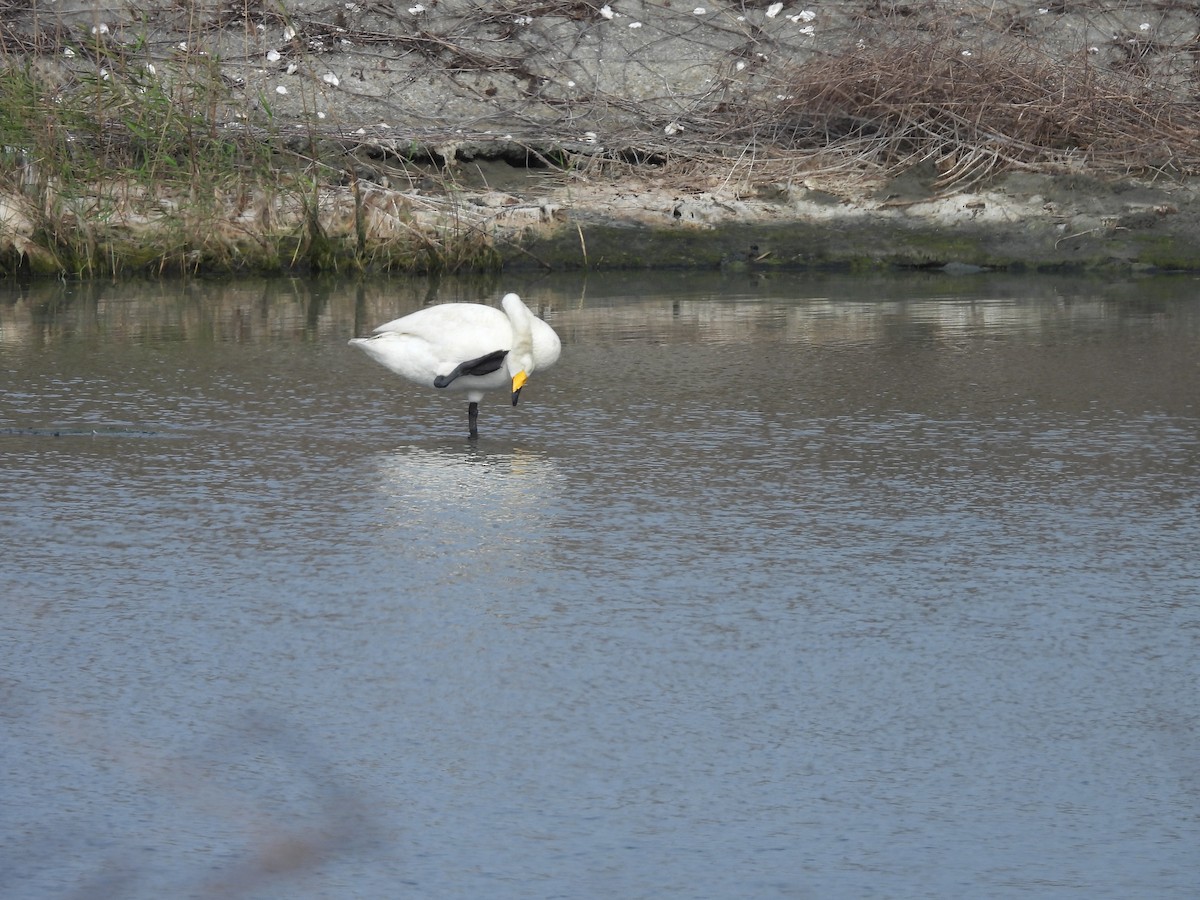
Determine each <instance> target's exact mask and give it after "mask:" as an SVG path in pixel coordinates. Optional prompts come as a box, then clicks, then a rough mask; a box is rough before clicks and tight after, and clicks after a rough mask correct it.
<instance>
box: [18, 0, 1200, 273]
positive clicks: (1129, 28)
mask: <svg viewBox="0 0 1200 900" xmlns="http://www.w3.org/2000/svg"><path fill="white" fill-rule="evenodd" d="M1040 3H1045V4H1046V5H1039V4H1040ZM0 37H2V38H3V46H4V50H5V60H6V65H8V66H9V67H10V68H11V67H13V66H25V67H27V70H28V71H32V72H34V73H36V75H37V77H38V78H39V79H40V80H41V81H42V82H43V83H46V84H49V85H52V86H54V88H55V89H56V90H58V91H60V92H62V93H63V94H64V95H65V94H67V93H69V92H72V91H75V92H79V91H86V90H96V88H95V86H96V85H102V86H106V85H110V84H111V82H112V80H113V79H116V78H119V77H123V74H122V73H128V72H129V71H131V67H133V66H134V65H136V66H140V67H141V68H140V69H139V72H141V73H142V76H141V77H146V76H145V73H153V77H154V78H158V79H163V80H169V79H176V80H179V79H181V78H184V77H185V76H190V75H191V74H194V72H195V71H196V63H197V60H198V59H200V60H203V61H205V63H206V64H207V65H208V66H209V70H210V71H213V72H215V73H216V75H215V77H217V78H218V79H219V83H220V87H221V90H220V91H219V94H217V95H214V96H213V97H212V98H211V99H210V100H209V106H210V116H211V121H210V125H211V127H212V129H213V130H214V132H216V131H218V130H219V131H220V132H221V133H225V134H231V135H234V134H237V135H250V136H253V138H254V139H256V140H259V139H260V140H263V141H269V142H275V143H276V144H278V145H279V146H280V147H289V148H291V149H292V150H294V151H296V152H299V153H309V154H310V155H312V156H313V157H314V158H315V159H319V161H320V163H321V164H322V165H323V167H324V168H323V171H324V172H325V173H326V174H325V176H324V181H323V183H322V184H321V185H320V186H319V189H318V191H316V192H315V196H316V197H317V198H318V199H317V202H316V208H315V213H316V215H317V217H318V219H319V222H320V227H321V229H322V230H323V232H324V233H325V234H326V235H328V236H330V237H332V238H335V239H336V238H338V237H343V238H349V237H356V239H357V240H359V241H360V242H362V241H363V240H367V241H370V240H386V239H394V238H395V237H396V236H397V235H412V234H420V235H422V236H423V237H422V239H423V240H433V239H435V238H436V236H437V235H442V234H445V233H447V232H448V231H455V232H456V233H458V234H460V235H462V234H465V235H467V236H468V237H470V238H471V239H474V240H478V241H481V242H486V243H487V244H488V245H489V247H490V248H492V250H493V251H494V252H493V253H492V255H491V256H490V257H489V259H490V261H491V263H492V264H501V265H504V266H506V267H522V266H537V267H545V268H551V269H559V268H571V267H665V266H706V267H707V266H718V265H720V266H727V267H728V266H735V267H743V266H744V267H774V266H790V267H851V268H863V267H872V266H883V265H898V266H920V267H938V266H954V267H960V268H962V267H976V266H978V267H984V268H996V267H1000V268H1029V269H1062V268H1072V267H1080V268H1097V267H1099V268H1104V267H1115V268H1121V269H1126V270H1128V269H1134V270H1162V269H1197V268H1200V221H1198V219H1197V217H1198V215H1200V205H1198V204H1197V197H1198V194H1200V179H1198V174H1200V157H1198V156H1197V154H1198V153H1200V150H1198V149H1197V145H1196V144H1195V143H1191V144H1189V136H1190V135H1191V134H1192V132H1191V131H1190V129H1191V128H1192V127H1193V125H1195V124H1196V121H1195V117H1196V107H1197V105H1198V98H1200V10H1198V9H1197V8H1196V6H1195V4H1193V3H1190V2H1182V0H1179V2H1172V0H1154V2H1124V0H1122V2H1103V0H1101V2H1071V0H1057V2H1050V0H1037V2H1016V0H1014V2H1003V0H992V2H979V3H972V2H931V0H914V2H880V0H842V2H786V3H779V2H771V3H768V2H749V0H743V2H720V3H709V2H707V0H689V2H687V3H683V2H677V0H658V2H650V0H613V2H609V3H602V2H598V0H593V2H566V0H500V2H491V0H423V2H416V0H396V2H368V0H353V2H335V3H328V2H320V0H286V2H283V3H275V4H268V3H259V2H241V3H236V4H232V3H223V2H211V3H204V2H194V3H187V4H165V3H151V4H148V5H145V6H142V7H140V8H136V9H135V8H133V7H123V8H120V9H110V8H101V7H99V6H97V5H95V4H92V3H79V2H76V0H60V2H58V3H55V4H41V3H38V2H32V3H17V4H10V7H9V9H8V10H7V11H6V13H5V17H4V21H3V23H2V24H0ZM114 59H119V60H120V63H121V69H120V73H118V71H117V68H116V67H115V66H114V64H113V63H112V62H111V61H110V60H114ZM997 73H998V74H997ZM863 79H866V81H865V82H864V80H863ZM989 79H990V80H991V82H992V84H991V86H990V87H991V90H990V91H983V92H981V86H982V87H983V88H987V87H988V86H989V85H988V82H989ZM1000 81H1003V83H1002V84H1001V83H1000ZM933 91H936V93H937V96H938V97H939V98H940V99H938V100H937V101H936V102H935V101H933V100H931V99H930V98H931V97H932V96H933V94H932V93H931V92H933ZM956 91H958V93H956ZM906 92H907V93H906ZM887 98H902V99H901V100H897V101H896V102H895V103H893V105H892V106H886V107H883V106H880V103H881V102H882V101H886V100H887ZM1139 111H1140V112H1141V113H1144V115H1145V118H1138V113H1139ZM1147 122H1148V123H1149V124H1147ZM6 143H7V144H8V146H6V148H5V150H6V152H7V153H8V159H9V162H10V164H11V166H12V167H13V168H14V171H16V170H20V169H21V168H22V167H24V168H25V169H29V168H30V167H31V166H33V165H34V163H33V162H32V161H31V160H29V159H28V158H27V157H28V154H25V155H22V154H23V153H24V151H23V150H22V148H21V147H19V146H15V144H14V139H13V138H11V137H10V138H8V139H7V140H6ZM21 177H22V176H21V175H20V172H19V171H18V172H17V174H16V176H15V177H14V180H13V182H14V183H15V184H17V185H18V187H17V188H14V187H13V185H12V184H10V186H9V191H8V193H7V194H6V197H5V199H3V200H0V241H3V242H4V243H6V244H7V246H8V247H9V248H15V249H16V250H17V252H18V253H21V254H28V253H32V252H35V250H36V248H35V246H34V245H35V243H36V239H37V230H38V210H37V209H36V208H34V207H35V206H36V204H31V201H30V198H29V196H28V193H29V192H28V191H26V192H25V195H24V196H22V194H21V190H20V189H19V183H20V181H21ZM24 177H25V180H26V181H29V180H30V179H29V176H28V173H27V172H26V175H25V176H24ZM273 202H274V203H275V205H274V207H273V208H272V209H271V210H270V211H269V212H270V214H269V215H268V214H267V211H265V210H264V209H263V208H262V206H261V204H259V205H257V206H256V204H255V203H254V202H253V201H247V200H245V199H243V200H242V201H240V202H239V203H234V202H232V201H231V203H230V204H229V207H228V210H227V218H228V221H227V222H225V223H223V225H222V227H227V228H229V229H230V230H234V231H237V232H239V233H245V232H247V231H253V230H254V229H255V228H260V227H261V228H262V229H267V230H269V229H276V230H278V229H282V230H284V231H286V230H288V229H296V228H300V227H303V226H304V223H305V222H306V221H311V218H312V215H313V213H314V209H313V208H312V207H311V206H310V205H308V204H306V203H302V202H301V203H291V204H289V203H287V202H283V201H278V200H276V201H273ZM167 205H168V206H169V205H170V204H167ZM150 206H151V207H153V208H147V205H146V204H143V205H142V207H140V208H139V207H138V205H137V204H130V205H129V206H127V207H123V208H122V209H121V210H120V211H119V212H118V217H119V218H122V221H121V223H120V224H121V226H122V228H124V229H125V230H126V231H132V232H133V233H135V234H136V233H137V231H138V229H139V228H141V229H154V228H159V227H161V216H162V215H165V214H166V213H164V212H163V208H165V207H164V205H163V204H161V203H159V204H158V205H157V206H154V205H153V204H150ZM110 213H111V211H110ZM83 215H84V214H82V213H80V214H78V215H77V216H76V218H75V219H74V220H72V221H75V222H76V224H78V225H81V226H82V223H81V221H80V219H81V217H82V216H83Z"/></svg>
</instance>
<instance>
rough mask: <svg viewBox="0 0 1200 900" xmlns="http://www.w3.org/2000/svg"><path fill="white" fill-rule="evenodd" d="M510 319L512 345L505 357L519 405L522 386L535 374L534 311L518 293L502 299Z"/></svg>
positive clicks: (506, 295)
mask: <svg viewBox="0 0 1200 900" xmlns="http://www.w3.org/2000/svg"><path fill="white" fill-rule="evenodd" d="M500 305H501V306H502V307H503V308H504V312H505V314H506V315H507V316H508V321H509V322H510V323H511V324H512V332H513V340H512V347H511V348H510V349H509V351H508V356H507V357H506V358H505V365H506V366H507V367H508V373H509V375H511V376H512V402H513V406H516V405H517V400H518V399H519V398H520V396H521V388H523V387H525V382H527V381H528V380H529V376H530V375H532V374H533V370H534V368H535V366H534V360H533V313H531V312H530V311H529V307H528V306H526V305H525V304H524V303H523V302H521V298H520V297H518V296H517V295H516V294H505V295H504V299H503V300H501V301H500Z"/></svg>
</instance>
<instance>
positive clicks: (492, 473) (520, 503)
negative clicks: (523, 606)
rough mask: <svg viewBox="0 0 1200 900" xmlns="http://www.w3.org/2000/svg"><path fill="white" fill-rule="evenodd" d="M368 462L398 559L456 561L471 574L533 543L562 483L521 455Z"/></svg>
mask: <svg viewBox="0 0 1200 900" xmlns="http://www.w3.org/2000/svg"><path fill="white" fill-rule="evenodd" d="M374 459H375V468H376V475H377V479H378V486H379V490H380V492H381V493H382V495H383V497H384V501H385V509H386V510H387V512H388V517H387V519H388V521H387V522H386V523H385V524H386V525H388V526H394V527H395V528H396V530H397V536H398V538H399V539H400V540H401V541H402V542H403V545H404V546H403V548H402V549H401V550H400V552H402V553H404V554H405V555H410V556H415V557H419V558H424V559H429V558H434V557H439V558H440V557H443V556H445V555H446V554H460V555H462V556H463V559H464V563H465V564H469V565H472V566H477V565H478V563H479V562H480V561H481V560H485V559H491V558H493V557H499V556H504V557H507V556H511V555H512V554H513V553H514V552H515V551H517V552H526V551H528V549H529V547H528V544H529V543H530V542H531V541H534V542H536V541H538V540H540V535H541V534H542V533H543V532H542V531H541V528H540V525H541V524H544V523H546V522H547V521H548V518H549V517H548V515H547V509H548V508H550V507H552V506H553V504H554V501H555V498H556V497H557V496H558V495H559V493H560V485H561V482H562V477H563V476H562V475H561V473H559V472H558V469H557V466H556V465H555V463H554V462H553V461H552V460H550V459H549V458H547V457H546V456H545V455H544V454H543V453H541V452H539V451H535V450H527V449H522V448H509V449H505V450H497V449H494V448H490V449H488V450H486V451H485V450H483V449H481V448H480V447H479V446H478V445H468V446H467V447H465V448H462V449H458V448H449V447H447V448H439V449H426V448H419V447H404V448H398V449H395V450H390V451H386V452H381V453H378V454H377V455H376V456H375V458H374ZM479 574H481V575H486V574H487V573H486V572H484V571H482V570H479Z"/></svg>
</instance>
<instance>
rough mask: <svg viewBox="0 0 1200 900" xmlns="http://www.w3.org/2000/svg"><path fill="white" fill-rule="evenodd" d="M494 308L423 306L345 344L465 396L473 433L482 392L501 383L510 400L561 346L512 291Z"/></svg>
mask: <svg viewBox="0 0 1200 900" xmlns="http://www.w3.org/2000/svg"><path fill="white" fill-rule="evenodd" d="M500 306H501V308H502V310H503V311H501V309H496V308H495V307H493V306H485V305H484V304H482V303H444V304H442V305H440V306H428V307H426V308H424V309H420V310H417V311H416V312H415V313H411V314H409V315H407V316H403V317H402V318H399V319H395V320H393V321H391V322H386V323H384V324H383V325H380V326H379V327H378V328H376V329H375V332H374V334H373V335H372V336H371V337H365V338H353V339H352V340H351V341H350V343H351V345H352V346H355V347H358V349H360V350H362V351H363V352H364V353H366V354H367V356H369V357H371V359H373V360H375V361H376V362H377V363H379V364H380V365H383V366H386V367H387V368H389V369H391V370H392V371H393V372H395V373H396V374H397V375H399V376H401V377H402V378H407V379H408V380H409V381H412V382H414V383H416V384H420V385H425V386H426V387H435V388H439V389H442V390H447V391H456V392H458V393H460V394H466V395H467V425H468V428H469V429H470V435H471V437H473V438H476V437H478V436H479V428H478V421H479V401H480V400H482V399H483V394H484V392H485V391H494V390H500V389H501V388H506V389H508V390H510V391H511V392H512V402H513V406H516V405H517V398H518V396H519V395H520V393H521V388H523V387H524V386H525V382H526V381H527V380H528V379H529V376H530V375H532V374H533V373H534V371H536V370H537V369H545V368H547V367H549V366H552V365H553V364H554V362H555V361H556V360H557V359H558V356H559V353H561V352H562V342H561V341H560V340H559V338H558V335H557V334H555V332H554V329H553V328H551V327H550V326H549V325H547V324H546V323H545V322H543V321H542V320H541V319H539V318H538V317H537V316H535V315H534V314H533V313H532V312H531V311H530V309H529V307H528V306H526V305H525V304H524V303H523V302H522V301H521V298H520V297H518V296H517V295H516V294H505V295H504V299H502V300H501V301H500Z"/></svg>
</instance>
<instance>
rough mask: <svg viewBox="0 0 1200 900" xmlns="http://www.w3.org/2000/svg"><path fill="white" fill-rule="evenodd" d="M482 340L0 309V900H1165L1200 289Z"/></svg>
mask: <svg viewBox="0 0 1200 900" xmlns="http://www.w3.org/2000/svg"><path fill="white" fill-rule="evenodd" d="M508 289H516V290H518V291H520V292H521V293H522V294H523V295H524V296H525V297H526V299H527V301H529V302H530V303H531V305H534V306H535V307H536V308H537V309H539V310H540V311H541V312H542V314H543V315H545V317H546V318H547V319H548V320H549V321H550V322H551V323H552V324H553V325H554V326H555V327H556V328H557V329H558V330H559V332H560V334H561V335H562V336H563V340H564V353H563V358H562V360H561V361H560V363H559V365H558V366H556V367H555V368H554V369H551V370H549V371H546V372H538V373H535V375H534V376H533V378H532V379H531V381H530V384H529V386H528V387H527V388H526V390H525V391H524V392H523V393H522V399H521V405H520V406H518V407H517V408H515V409H512V408H509V407H508V406H507V405H506V404H504V403H503V402H502V401H501V400H499V399H497V400H494V401H491V402H489V401H485V402H484V404H483V405H482V409H481V416H480V429H481V437H480V439H479V441H478V442H477V443H471V442H469V441H468V440H467V439H466V411H465V409H464V408H463V406H464V404H461V403H460V401H459V400H458V399H451V398H445V397H443V396H440V395H438V394H436V392H434V391H432V390H430V391H422V390H420V389H418V388H415V387H410V386H408V385H406V384H404V383H402V382H400V381H398V380H397V379H396V378H395V377H394V376H392V375H390V373H388V372H387V371H385V370H384V369H382V368H380V367H378V366H376V365H374V364H372V363H371V362H370V361H368V360H367V359H366V358H365V357H364V356H362V355H361V354H359V353H357V352H356V351H355V350H353V349H352V348H349V347H347V346H346V339H347V338H349V337H350V336H352V335H353V334H356V333H359V334H361V333H365V332H366V331H368V330H369V328H370V326H372V325H374V324H377V323H378V322H382V321H384V320H386V319H388V318H392V317H394V316H395V315H398V314H401V313H403V312H406V311H409V310H411V309H415V308H417V307H418V306H419V305H421V304H422V303H423V302H428V301H430V300H433V299H437V300H443V299H463V298H471V297H474V296H483V295H486V296H489V297H491V299H492V300H495V299H496V298H498V297H499V296H500V294H501V293H503V291H504V290H508ZM475 291H476V292H473V291H472V289H471V287H470V286H468V285H457V284H455V285H434V286H431V285H425V284H419V283H410V282H392V283H382V282H380V283H368V284H360V285H355V284H349V283H346V284H337V283H334V284H324V283H304V282H291V281H280V282H265V283H263V282H236V283H213V284H207V285H206V284H198V285H192V286H190V287H186V288H185V287H183V286H181V285H174V284H170V285H165V286H163V285H156V286H147V285H136V286H130V287H112V286H104V287H100V286H88V287H86V288H72V287H61V286H59V287H42V288H37V289H30V290H27V291H26V292H25V293H22V294H17V293H14V294H12V295H9V296H7V297H0V372H2V373H3V378H4V380H3V388H2V390H0V465H2V471H3V473H4V485H5V488H4V491H3V492H2V493H0V521H2V522H3V523H4V533H5V535H6V538H7V539H6V541H5V553H4V564H3V566H2V567H0V598H2V599H0V609H2V610H3V614H2V615H0V658H2V659H3V668H2V669H0V724H2V727H0V761H2V762H3V766H4V779H3V781H4V789H3V802H2V803H0V894H3V896H5V897H29V898H43V897H99V896H105V897H111V896H124V897H147V898H149V897H162V896H195V897H206V896H249V897H260V896H261V897H335V898H343V897H349V896H362V897H379V896H405V895H411V896H419V897H425V898H459V897H463V898H465V897H489V898H531V897H599V896H614V897H629V898H634V897H655V898H659V897H680V898H682V897H687V898H709V897H711V898H725V897H785V896H786V897H814V898H824V897H831V896H842V897H897V898H908V897H914V898H915V897H962V896H989V897H1008V896H1036V897H1080V898H1083V897H1088V898H1093V897H1113V898H1117V897H1120V898H1125V897H1130V896H1139V897H1164V898H1165V897H1180V898H1183V897H1193V896H1195V895H1196V894H1197V892H1198V891H1200V863H1197V861H1196V847H1197V846H1200V692H1198V691H1197V686H1198V675H1200V655H1198V653H1197V650H1198V646H1197V644H1198V641H1200V606H1198V597H1200V562H1198V561H1197V559H1198V557H1197V549H1196V548H1197V547H1198V546H1200V516H1198V512H1200V410H1198V408H1197V404H1198V402H1200V399H1198V398H1200V282H1197V281H1195V280H1190V279H1170V280H1168V279H1155V280H1145V281H1129V282H1126V283H1116V284H1113V283H1107V284H1104V283H1074V282H1070V281H1053V280H1046V279H1042V280H1032V279H1030V280H1021V279H1008V278H987V277H980V278H975V279H970V278H960V279H950V278H946V277H939V276H913V277H911V278H907V279H890V280H869V281H868V280H854V279H800V278H797V279H774V280H769V281H754V280H751V279H748V278H734V277H727V278H720V277H716V276H712V277H707V276H706V277H701V276H678V277H671V278H669V279H652V278H644V277H640V276H638V277H634V276H629V277H627V278H616V277H613V278H606V279H595V278H593V279H591V280H590V281H589V282H588V283H587V284H586V285H582V286H581V285H579V284H577V283H572V282H566V281H564V282H561V283H558V282H552V281H546V282H540V283H531V284H528V285H504V286H503V287H497V288H495V289H491V288H490V287H489V288H487V289H479V288H476V289H475ZM56 435H57V436H56Z"/></svg>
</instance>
